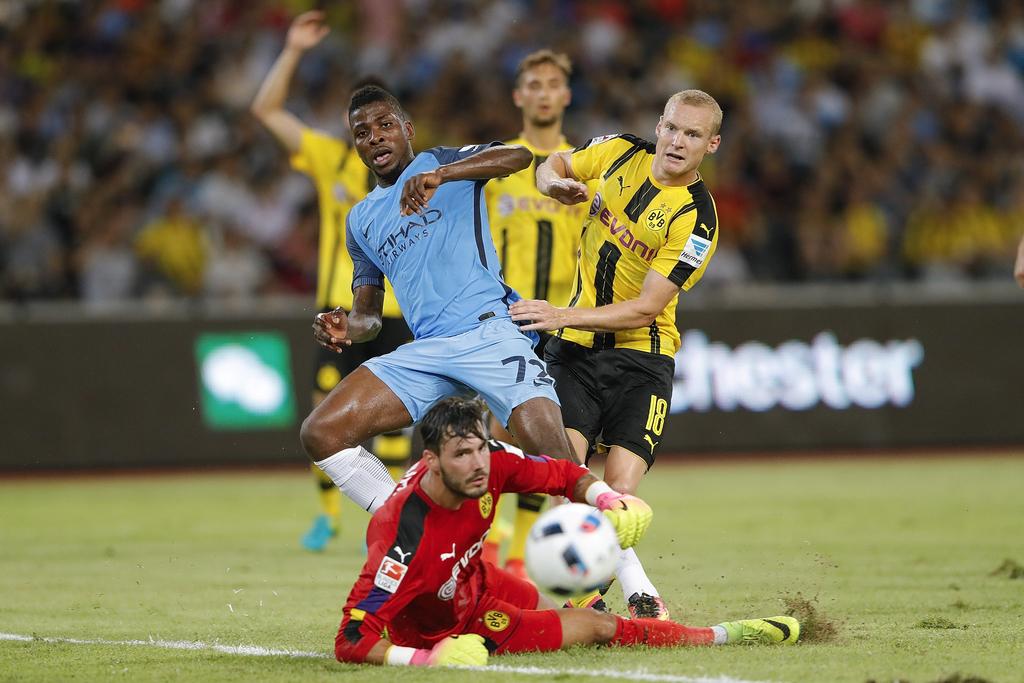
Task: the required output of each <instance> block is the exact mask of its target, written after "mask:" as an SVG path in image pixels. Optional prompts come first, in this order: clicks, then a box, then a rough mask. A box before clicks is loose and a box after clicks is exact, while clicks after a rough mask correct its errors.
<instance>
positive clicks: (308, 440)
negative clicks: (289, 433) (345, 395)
mask: <svg viewBox="0 0 1024 683" xmlns="http://www.w3.org/2000/svg"><path fill="white" fill-rule="evenodd" d="M324 406H325V404H323V403H321V404H320V405H319V406H317V407H316V408H314V409H313V412H311V413H310V414H309V415H308V416H307V417H306V419H305V420H303V421H302V427H301V428H300V429H299V439H300V440H301V441H302V447H303V448H304V449H305V451H306V454H307V455H309V457H310V458H311V459H313V460H314V461H316V460H323V459H324V458H326V457H329V456H331V455H333V454H335V453H337V452H338V451H340V450H341V449H343V448H351V447H353V446H356V445H358V444H359V443H360V440H358V439H353V438H352V437H351V434H352V429H351V428H350V427H349V425H350V423H351V422H352V420H351V417H352V415H351V413H352V407H351V406H349V405H347V404H342V405H341V406H340V407H338V406H336V407H335V408H334V409H333V410H330V411H329V410H327V409H326V408H325V407H324Z"/></svg>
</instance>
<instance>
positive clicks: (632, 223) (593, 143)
mask: <svg viewBox="0 0 1024 683" xmlns="http://www.w3.org/2000/svg"><path fill="white" fill-rule="evenodd" d="M653 160H654V143H651V142H648V141H647V140H642V139H640V138H637V137H635V136H632V135H607V136H604V137H600V138H594V139H592V140H590V141H588V142H587V143H586V144H584V145H582V146H580V147H577V148H576V149H575V150H574V151H573V153H572V171H573V174H574V175H575V176H576V177H577V178H578V179H579V180H582V181H584V182H586V181H588V180H591V179H598V180H599V185H598V188H597V192H596V193H595V194H594V196H593V200H592V201H591V203H590V210H589V212H588V215H587V218H586V220H585V222H584V224H583V227H584V231H583V240H582V242H581V246H580V258H579V267H578V269H577V272H576V283H575V288H574V291H573V295H572V299H571V301H570V303H569V305H570V306H604V305H607V304H611V303H616V302H619V301H628V300H630V299H635V298H637V297H638V296H639V295H640V290H641V288H642V287H643V283H644V278H645V277H647V273H648V271H650V270H652V269H653V270H655V271H656V272H658V273H660V274H662V275H664V276H665V277H667V278H668V279H669V280H671V281H672V282H674V283H675V284H677V285H679V287H680V288H682V289H683V290H688V289H690V287H692V286H693V285H694V284H696V283H697V281H698V280H700V278H701V277H702V276H703V275H704V270H705V269H706V268H707V266H708V262H709V261H710V260H711V257H712V255H714V253H715V248H716V247H717V245H718V214H717V212H716V210H715V202H714V200H713V199H712V198H711V194H710V193H709V192H708V190H707V188H706V187H705V186H704V181H703V180H702V179H701V178H700V176H699V175H698V177H697V180H696V181H695V182H693V183H691V184H690V185H686V186H683V187H669V186H666V185H661V184H660V183H658V181H656V180H655V179H654V177H653V176H652V175H651V163H652V162H653ZM678 298H679V297H678V296H676V297H673V299H672V301H671V302H669V305H668V306H666V307H665V310H664V311H662V312H661V313H659V314H658V317H657V318H656V319H655V321H654V322H653V323H652V324H651V325H650V327H646V328H640V329H634V330H622V331H619V332H614V333H612V332H598V333H594V332H584V331H582V330H575V329H571V328H566V329H564V330H562V332H561V333H560V335H559V336H561V337H562V338H564V339H567V340H569V341H572V342H575V343H577V344H581V345H583V346H587V347H590V348H594V349H609V348H624V349H637V350H639V351H648V352H650V353H660V354H664V355H666V356H673V355H675V352H676V351H677V350H678V349H679V330H677V329H676V320H675V309H676V301H677V300H678Z"/></svg>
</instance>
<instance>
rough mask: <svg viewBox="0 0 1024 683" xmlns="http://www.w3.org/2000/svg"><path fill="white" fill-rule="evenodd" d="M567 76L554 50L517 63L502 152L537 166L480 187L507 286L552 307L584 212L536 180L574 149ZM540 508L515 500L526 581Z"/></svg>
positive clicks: (511, 563)
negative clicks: (543, 167)
mask: <svg viewBox="0 0 1024 683" xmlns="http://www.w3.org/2000/svg"><path fill="white" fill-rule="evenodd" d="M571 75H572V63H571V62H570V61H569V58H568V57H567V56H566V55H564V54H560V53H557V52H553V51H551V50H546V49H545V50H537V51H536V52H533V53H531V54H528V55H527V56H526V57H524V58H523V59H522V61H520V62H519V65H518V67H517V68H516V77H515V88H514V89H513V91H512V100H513V101H514V102H515V105H516V107H518V108H519V109H520V110H521V111H522V114H523V130H522V132H521V133H520V134H519V137H517V138H515V139H513V140H509V141H508V142H507V143H506V144H509V145H522V146H524V147H526V148H527V149H529V150H530V151H531V152H533V159H534V161H533V163H532V164H530V166H529V167H528V168H525V169H523V170H522V171H519V172H518V173H513V174H512V175H510V176H507V177H505V178H495V179H494V180H491V181H490V182H488V183H487V185H485V186H484V193H485V195H486V198H487V213H488V217H489V218H490V222H491V235H492V237H493V238H494V246H495V248H496V250H497V252H498V258H499V259H500V261H501V268H502V275H503V276H504V279H505V282H506V283H507V284H508V285H509V286H510V287H512V288H513V289H515V290H516V291H517V292H518V293H519V294H520V295H521V296H523V297H524V298H527V299H547V300H549V301H551V302H552V303H554V304H555V305H557V306H564V305H566V304H568V303H569V297H570V296H571V295H572V286H573V283H574V282H575V276H576V253H577V251H578V249H579V244H580V235H581V234H582V229H583V227H582V223H583V217H584V215H585V212H586V207H584V206H579V205H575V206H574V205H566V204H563V203H561V202H559V201H558V200H556V199H552V198H551V197H547V196H545V195H543V194H541V193H540V191H539V190H538V189H537V184H536V181H535V180H534V176H535V174H536V171H537V166H539V165H540V164H542V163H544V160H545V159H547V158H548V156H549V155H550V154H552V153H554V152H558V151H569V150H571V149H572V145H570V144H569V143H568V142H566V140H565V137H564V136H563V135H562V116H563V113H564V112H565V108H566V107H568V106H569V102H570V100H571V97H572V93H571V91H570V89H569V77H570V76H571ZM540 336H541V341H540V343H539V344H538V345H537V348H536V352H537V355H538V356H541V357H542V358H543V352H544V351H543V349H544V345H545V344H546V343H547V340H548V338H549V337H550V335H548V334H546V333H541V335H540ZM490 429H491V435H492V436H493V437H494V438H496V439H500V440H502V441H508V442H510V443H515V441H514V438H513V437H512V435H511V434H510V433H508V432H507V431H506V430H505V429H504V428H503V427H502V426H501V425H500V424H499V423H498V421H497V420H495V419H493V418H492V419H491V425H490ZM508 495H511V494H508ZM508 495H506V496H502V499H501V501H500V503H499V514H498V515H496V516H495V527H497V528H492V530H491V533H490V535H488V538H487V543H485V545H484V559H486V560H489V561H492V562H497V561H498V549H499V547H500V545H501V542H502V540H503V539H504V537H505V536H506V535H507V531H505V530H504V529H503V528H502V527H501V526H500V525H502V524H504V522H503V515H502V509H503V508H504V505H505V504H506V503H507V500H508ZM544 500H545V497H544V495H543V494H536V493H533V494H518V495H517V506H516V514H515V522H514V524H513V527H512V535H511V539H510V542H509V547H508V552H507V554H506V559H505V569H506V570H508V571H510V572H512V573H513V574H515V575H517V576H520V577H522V578H528V577H527V575H526V568H525V565H524V563H523V558H524V555H525V549H526V537H527V535H528V534H529V532H530V527H531V526H533V522H534V521H535V520H536V519H537V517H538V515H539V514H540V510H541V507H542V506H543V505H544Z"/></svg>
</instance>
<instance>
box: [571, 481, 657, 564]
mask: <svg viewBox="0 0 1024 683" xmlns="http://www.w3.org/2000/svg"><path fill="white" fill-rule="evenodd" d="M586 502H587V503H590V504H591V505H593V506H594V507H596V508H597V509H598V510H600V511H602V512H603V513H604V516H605V517H607V518H608V521H610V522H611V523H612V526H613V527H615V533H616V534H618V536H619V545H620V546H622V547H623V548H631V547H633V546H634V545H636V544H637V543H638V542H639V541H640V539H641V538H643V536H644V534H645V533H647V527H649V526H650V525H651V520H652V519H654V511H653V510H651V506H650V505H648V504H647V503H645V502H644V501H643V500H641V499H640V498H637V497H636V496H631V495H629V494H626V493H619V492H618V491H616V490H614V489H613V488H612V487H611V486H608V484H606V483H605V482H603V481H600V480H598V481H596V482H594V483H593V484H592V485H591V486H590V487H589V488H588V489H587V492H586Z"/></svg>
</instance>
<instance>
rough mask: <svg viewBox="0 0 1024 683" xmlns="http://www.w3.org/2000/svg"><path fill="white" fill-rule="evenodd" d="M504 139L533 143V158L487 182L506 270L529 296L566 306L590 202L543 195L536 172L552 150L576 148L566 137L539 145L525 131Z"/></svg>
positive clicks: (494, 231)
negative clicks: (566, 201) (568, 202)
mask: <svg viewBox="0 0 1024 683" xmlns="http://www.w3.org/2000/svg"><path fill="white" fill-rule="evenodd" d="M505 144H508V145H522V146H524V147H526V148H527V149H529V150H530V151H531V152H533V163H532V164H530V166H529V168H524V169H523V170H521V171H519V172H518V173H513V174H512V175H510V176H507V177H505V178H495V179H494V180H492V181H490V182H489V183H487V185H485V186H484V192H485V193H486V196H487V213H488V218H489V220H490V223H491V235H492V236H493V237H494V246H495V248H496V249H497V251H498V259H499V260H500V261H501V268H502V274H503V275H504V278H505V282H506V283H508V285H509V286H510V287H512V288H513V289H514V290H516V291H517V292H519V294H520V295H522V296H523V297H524V298H526V299H547V300H548V301H550V302H551V303H552V304H554V305H555V306H565V305H566V304H567V303H569V297H570V296H571V295H572V286H573V282H574V280H575V274H576V254H577V251H578V249H579V245H580V235H581V233H582V231H583V216H584V213H585V211H586V205H576V206H566V205H565V204H562V203H561V202H559V201H558V200H556V199H552V198H551V197H546V196H544V195H542V194H541V193H540V190H538V189H537V183H536V180H535V179H534V175H535V173H536V172H537V166H538V165H539V164H542V163H544V160H545V159H546V158H547V157H548V155H549V154H551V153H552V152H558V151H562V150H568V149H572V145H570V144H569V143H567V142H566V141H565V139H564V138H563V139H562V142H561V144H559V145H558V147H556V148H555V149H552V150H539V149H537V148H536V147H534V146H533V145H531V144H530V143H529V142H527V141H526V139H525V138H523V137H518V138H516V139H515V140H509V141H508V142H506V143H505Z"/></svg>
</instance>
